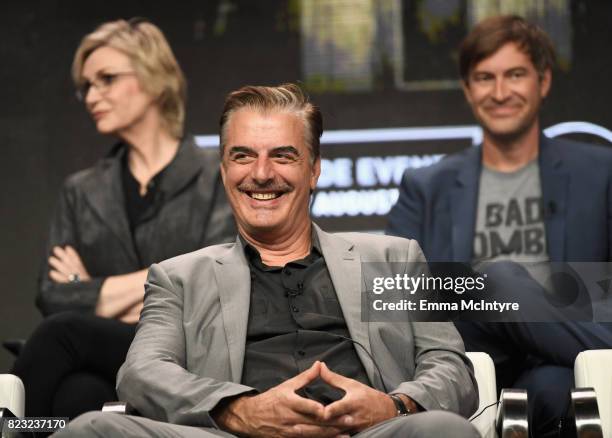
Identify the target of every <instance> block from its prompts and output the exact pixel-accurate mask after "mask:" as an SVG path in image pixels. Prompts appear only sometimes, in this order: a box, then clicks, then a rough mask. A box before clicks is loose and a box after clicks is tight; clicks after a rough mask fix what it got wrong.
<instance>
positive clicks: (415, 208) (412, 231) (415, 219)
mask: <svg viewBox="0 0 612 438" xmlns="http://www.w3.org/2000/svg"><path fill="white" fill-rule="evenodd" d="M411 172H414V169H406V170H405V171H404V176H403V177H402V182H401V184H400V187H399V197H398V199H397V203H396V204H395V205H394V206H393V208H392V209H391V211H390V212H389V216H388V218H387V229H386V231H385V233H386V234H389V235H391V236H399V237H405V238H407V239H415V240H417V241H418V242H421V239H422V237H423V218H424V216H425V199H424V196H423V193H422V191H421V190H420V189H419V185H418V182H417V181H416V179H415V178H414V177H413V175H412V174H411Z"/></svg>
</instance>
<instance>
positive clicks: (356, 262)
mask: <svg viewBox="0 0 612 438" xmlns="http://www.w3.org/2000/svg"><path fill="white" fill-rule="evenodd" d="M313 227H314V229H315V232H316V233H317V237H318V238H319V242H320V243H321V251H322V252H323V257H325V264H326V265H327V269H328V270H329V275H330V277H331V280H332V283H333V285H334V288H335V290H336V295H337V296H338V301H339V302H340V307H341V308H342V313H343V314H344V319H345V321H346V325H347V327H348V330H349V333H350V335H351V338H352V339H353V340H354V341H356V342H359V343H360V344H361V345H362V346H363V347H365V348H366V350H367V351H368V352H370V354H371V352H372V349H371V346H370V336H369V333H368V323H367V322H363V321H362V318H361V296H362V290H363V288H362V281H363V279H362V275H361V257H360V255H359V253H358V252H357V251H356V250H355V248H354V245H353V244H351V243H349V242H347V241H346V240H344V239H342V238H340V237H337V236H334V235H333V234H328V233H325V232H324V231H322V230H321V229H320V228H319V227H318V226H317V225H316V224H314V223H313ZM355 350H356V351H357V355H358V356H359V359H361V362H362V363H363V366H364V368H365V370H366V373H367V374H368V377H369V379H370V382H372V384H373V385H374V386H375V387H377V388H382V387H383V385H382V384H381V381H380V376H379V375H378V373H377V372H375V369H374V364H373V363H372V359H371V358H370V357H369V356H368V354H367V353H365V352H364V351H363V349H362V348H361V347H359V346H357V345H355Z"/></svg>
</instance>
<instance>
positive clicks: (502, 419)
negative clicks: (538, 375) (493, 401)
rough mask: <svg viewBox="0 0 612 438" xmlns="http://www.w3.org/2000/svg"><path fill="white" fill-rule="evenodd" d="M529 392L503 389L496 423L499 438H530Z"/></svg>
mask: <svg viewBox="0 0 612 438" xmlns="http://www.w3.org/2000/svg"><path fill="white" fill-rule="evenodd" d="M527 404H528V402H527V390H525V389H507V388H506V389H502V392H501V395H500V396H499V406H498V408H497V419H496V421H495V424H496V428H497V435H498V436H499V438H528V437H529V420H528V418H529V414H528V411H527Z"/></svg>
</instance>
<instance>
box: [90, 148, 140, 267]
mask: <svg viewBox="0 0 612 438" xmlns="http://www.w3.org/2000/svg"><path fill="white" fill-rule="evenodd" d="M123 154H125V146H123V145H119V146H116V147H115V148H113V150H112V151H111V154H110V155H111V156H109V157H107V158H106V159H104V160H102V162H101V163H100V164H98V165H97V166H96V168H95V170H94V171H95V172H97V173H98V176H97V177H96V178H89V179H88V180H86V181H85V183H84V193H85V196H86V199H87V202H88V203H89V204H90V206H91V207H92V209H93V210H94V211H95V212H96V213H97V214H98V217H99V218H100V220H101V221H102V222H104V224H105V225H106V226H107V227H109V228H110V229H111V230H112V232H113V234H115V236H116V237H117V239H118V240H119V242H121V245H122V246H123V248H124V249H125V252H126V254H128V256H129V258H130V259H131V260H132V261H133V262H134V264H136V265H137V264H138V256H137V255H136V251H135V250H134V243H133V240H132V233H131V232H130V226H129V223H128V218H127V215H126V212H125V207H124V205H125V198H124V196H123V187H122V177H121V159H122V157H123Z"/></svg>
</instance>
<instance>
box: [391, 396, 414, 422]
mask: <svg viewBox="0 0 612 438" xmlns="http://www.w3.org/2000/svg"><path fill="white" fill-rule="evenodd" d="M389 397H391V400H393V403H394V404H395V409H396V410H397V416H398V417H405V416H406V415H410V414H411V412H410V409H408V408H407V407H406V404H405V403H404V400H402V398H401V397H400V396H399V395H397V394H389Z"/></svg>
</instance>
